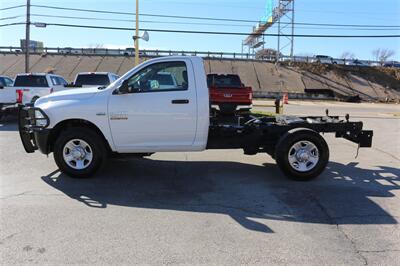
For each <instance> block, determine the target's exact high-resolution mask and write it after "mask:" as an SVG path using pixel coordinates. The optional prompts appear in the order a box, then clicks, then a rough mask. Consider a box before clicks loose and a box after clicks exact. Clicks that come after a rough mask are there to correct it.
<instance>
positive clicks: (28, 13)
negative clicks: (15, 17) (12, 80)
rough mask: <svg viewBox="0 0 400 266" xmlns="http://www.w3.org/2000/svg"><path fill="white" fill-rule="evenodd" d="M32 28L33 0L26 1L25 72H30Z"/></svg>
mask: <svg viewBox="0 0 400 266" xmlns="http://www.w3.org/2000/svg"><path fill="white" fill-rule="evenodd" d="M30 26H31V0H27V1H26V25H25V72H26V73H28V72H29V43H30Z"/></svg>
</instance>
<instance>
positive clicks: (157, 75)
mask: <svg viewBox="0 0 400 266" xmlns="http://www.w3.org/2000/svg"><path fill="white" fill-rule="evenodd" d="M188 85H189V84H188V77H187V67H186V63H185V62H180V61H176V62H166V63H155V64H152V65H150V66H148V67H146V68H144V69H142V70H140V71H139V72H138V73H136V74H135V75H133V76H132V77H130V78H129V80H128V88H129V89H130V91H133V92H159V91H171V90H172V91H175V90H187V89H188Z"/></svg>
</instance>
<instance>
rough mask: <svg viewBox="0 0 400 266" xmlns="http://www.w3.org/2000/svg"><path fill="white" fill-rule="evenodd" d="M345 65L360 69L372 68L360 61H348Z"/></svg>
mask: <svg viewBox="0 0 400 266" xmlns="http://www.w3.org/2000/svg"><path fill="white" fill-rule="evenodd" d="M345 65H346V66H359V67H369V66H370V65H369V64H367V63H365V62H362V61H360V60H358V59H349V60H346V62H345Z"/></svg>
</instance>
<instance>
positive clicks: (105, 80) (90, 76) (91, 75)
mask: <svg viewBox="0 0 400 266" xmlns="http://www.w3.org/2000/svg"><path fill="white" fill-rule="evenodd" d="M118 78H119V76H118V75H116V74H114V73H111V72H82V73H78V74H77V75H76V76H75V80H74V82H73V83H72V84H71V85H67V86H66V87H101V86H108V85H110V84H111V83H113V82H114V81H116V80H117V79H118Z"/></svg>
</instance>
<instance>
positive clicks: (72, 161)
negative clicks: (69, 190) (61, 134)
mask: <svg viewBox="0 0 400 266" xmlns="http://www.w3.org/2000/svg"><path fill="white" fill-rule="evenodd" d="M63 158H64V161H65V163H66V164H67V165H68V166H69V167H71V168H73V169H76V170H83V169H85V168H87V167H88V166H89V165H90V163H91V162H92V160H93V151H92V148H91V147H90V145H89V144H88V143H87V142H86V141H84V140H81V139H72V140H70V141H68V142H67V143H66V144H65V145H64V148H63Z"/></svg>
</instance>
